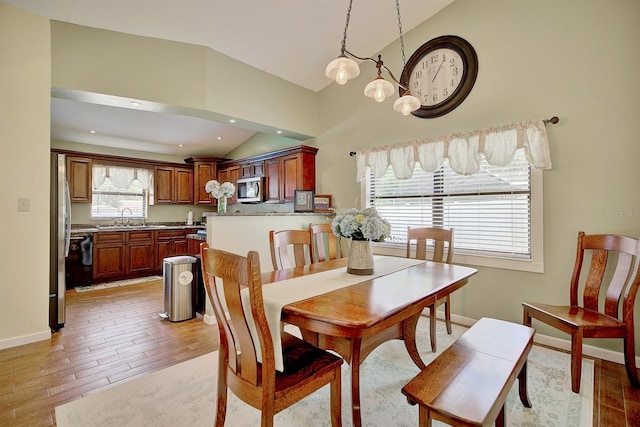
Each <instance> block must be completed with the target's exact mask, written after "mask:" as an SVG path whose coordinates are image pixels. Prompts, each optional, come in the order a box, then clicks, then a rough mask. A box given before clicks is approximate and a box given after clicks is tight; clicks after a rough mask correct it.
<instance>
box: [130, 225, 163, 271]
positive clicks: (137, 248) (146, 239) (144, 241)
mask: <svg viewBox="0 0 640 427" xmlns="http://www.w3.org/2000/svg"><path fill="white" fill-rule="evenodd" d="M125 233H126V236H125V258H126V262H125V264H126V274H136V275H137V274H139V273H148V274H152V273H153V272H154V271H155V269H156V268H155V242H154V232H153V231H152V230H135V231H127V232H125Z"/></svg>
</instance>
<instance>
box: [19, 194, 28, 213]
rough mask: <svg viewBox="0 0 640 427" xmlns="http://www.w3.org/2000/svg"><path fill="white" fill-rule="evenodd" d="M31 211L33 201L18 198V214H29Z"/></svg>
mask: <svg viewBox="0 0 640 427" xmlns="http://www.w3.org/2000/svg"><path fill="white" fill-rule="evenodd" d="M30 210H31V199H29V198H26V197H18V212H29V211H30Z"/></svg>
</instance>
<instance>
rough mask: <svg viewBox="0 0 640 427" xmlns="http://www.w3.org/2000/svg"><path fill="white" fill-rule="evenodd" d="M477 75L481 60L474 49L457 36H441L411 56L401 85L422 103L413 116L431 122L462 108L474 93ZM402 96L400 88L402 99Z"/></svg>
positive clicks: (401, 92)
mask: <svg viewBox="0 0 640 427" xmlns="http://www.w3.org/2000/svg"><path fill="white" fill-rule="evenodd" d="M477 75H478V56H477V55H476V51H475V50H474V49H473V46H471V44H470V43H469V42H468V41H466V40H465V39H463V38H461V37H458V36H440V37H436V38H435V39H432V40H429V41H428V42H426V43H425V44H423V45H422V46H420V47H419V48H418V50H416V51H415V52H414V53H413V55H411V57H410V58H409V60H408V61H407V65H406V66H405V67H404V70H403V71H402V76H401V77H400V83H402V85H403V86H405V87H408V88H409V90H410V91H411V94H412V95H413V96H415V97H417V98H418V99H419V100H420V104H421V106H420V108H419V109H417V110H416V111H414V112H412V113H411V114H413V115H414V116H416V117H420V118H423V119H428V118H433V117H439V116H442V115H444V114H447V113H448V112H450V111H451V110H453V109H454V108H456V107H457V106H458V105H460V104H461V103H462V101H464V99H465V98H466V97H467V95H469V92H471V88H473V85H474V83H475V82H476V77H477ZM403 93H404V90H403V89H402V88H400V95H401V96H402V95H403Z"/></svg>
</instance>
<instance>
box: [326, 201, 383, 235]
mask: <svg viewBox="0 0 640 427" xmlns="http://www.w3.org/2000/svg"><path fill="white" fill-rule="evenodd" d="M331 230H332V231H333V234H335V235H336V236H341V237H346V238H351V239H353V240H373V241H374V242H382V241H383V240H384V239H385V238H387V237H389V236H390V235H391V224H389V221H387V220H386V219H384V218H382V217H380V215H379V214H378V211H377V210H376V209H375V208H367V209H365V210H363V211H360V210H358V209H355V208H351V209H347V210H346V211H344V213H342V214H339V215H338V216H336V217H335V218H334V220H333V221H332V222H331Z"/></svg>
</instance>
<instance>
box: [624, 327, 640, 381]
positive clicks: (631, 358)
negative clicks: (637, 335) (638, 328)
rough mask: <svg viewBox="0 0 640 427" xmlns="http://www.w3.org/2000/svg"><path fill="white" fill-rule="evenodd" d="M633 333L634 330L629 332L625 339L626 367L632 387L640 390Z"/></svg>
mask: <svg viewBox="0 0 640 427" xmlns="http://www.w3.org/2000/svg"><path fill="white" fill-rule="evenodd" d="M633 333H634V332H633V330H631V331H628V332H627V338H625V339H624V366H625V368H626V369H627V376H628V377H629V382H631V386H632V387H634V388H640V381H639V380H638V369H637V368H636V351H635V347H636V344H635V339H634V336H633Z"/></svg>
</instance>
